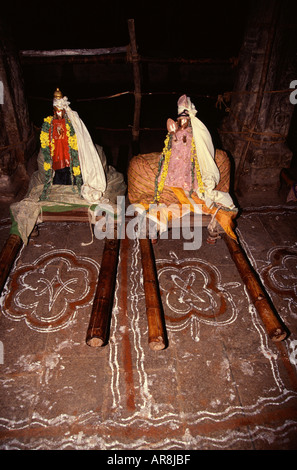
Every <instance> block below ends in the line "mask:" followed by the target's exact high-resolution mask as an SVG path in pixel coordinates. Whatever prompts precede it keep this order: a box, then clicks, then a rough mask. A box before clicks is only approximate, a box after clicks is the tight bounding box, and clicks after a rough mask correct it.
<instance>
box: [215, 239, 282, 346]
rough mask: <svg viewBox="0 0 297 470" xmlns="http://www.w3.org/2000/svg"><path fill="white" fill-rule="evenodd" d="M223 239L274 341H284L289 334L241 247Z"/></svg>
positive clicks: (234, 242) (230, 240) (231, 240)
mask: <svg viewBox="0 0 297 470" xmlns="http://www.w3.org/2000/svg"><path fill="white" fill-rule="evenodd" d="M222 238H223V239H224V240H225V242H226V245H227V247H228V249H229V251H230V254H231V257H232V259H233V261H234V263H235V265H236V267H237V269H238V272H239V274H240V276H241V278H242V280H243V282H244V283H245V285H246V287H247V290H248V292H249V295H250V298H251V301H252V302H253V304H254V306H255V308H256V310H257V312H258V314H259V316H260V318H261V320H262V322H263V324H264V327H265V329H266V331H267V333H268V336H269V337H270V338H271V339H272V341H282V340H284V339H285V338H286V337H287V332H286V329H285V327H284V325H283V324H282V323H281V320H280V319H279V318H278V315H277V313H276V312H274V311H273V309H272V306H271V304H270V302H269V300H268V297H267V295H266V293H265V291H264V290H263V289H262V287H261V285H260V282H259V281H258V279H257V277H256V275H255V273H254V271H253V269H252V268H251V266H250V264H249V262H248V259H247V257H246V255H245V253H244V251H243V250H242V248H241V247H240V245H239V244H238V243H237V242H236V241H234V240H233V239H231V238H230V237H228V235H226V234H223V235H222Z"/></svg>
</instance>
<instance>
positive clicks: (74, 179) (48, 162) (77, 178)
mask: <svg viewBox="0 0 297 470" xmlns="http://www.w3.org/2000/svg"><path fill="white" fill-rule="evenodd" d="M52 121H53V116H48V117H46V118H45V119H44V122H43V124H42V127H41V133H40V143H41V151H42V154H43V158H44V164H43V168H44V171H45V182H44V187H43V192H42V194H41V196H40V201H44V200H46V199H47V198H48V196H49V192H50V188H51V185H52V181H53V168H52V158H53V154H54V149H55V142H54V139H53V137H52V134H53V132H52V130H53V123H52ZM65 121H66V122H65V125H66V134H67V138H68V147H69V155H70V175H71V183H72V189H73V191H75V189H74V185H76V186H77V190H78V194H80V193H81V186H82V176H81V168H80V164H79V158H78V148H77V139H76V134H75V131H74V128H73V126H72V124H71V121H70V120H69V119H68V117H67V114H66V115H65Z"/></svg>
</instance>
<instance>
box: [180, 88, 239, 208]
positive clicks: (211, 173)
mask: <svg viewBox="0 0 297 470" xmlns="http://www.w3.org/2000/svg"><path fill="white" fill-rule="evenodd" d="M177 106H178V114H180V113H182V112H183V111H184V110H186V111H187V112H188V113H189V116H190V119H191V126H192V130H193V137H194V141H195V146H196V152H197V159H198V163H199V167H200V172H201V177H202V182H203V185H204V195H203V194H202V193H200V192H199V191H198V190H197V192H198V196H199V197H200V199H203V200H204V201H205V204H206V205H207V207H211V206H212V205H213V203H218V204H222V205H223V206H225V207H227V208H229V209H234V208H235V206H234V204H233V201H232V198H231V196H230V194H229V193H225V192H223V191H217V190H215V189H214V188H215V187H216V185H217V184H218V182H219V180H220V172H219V169H218V167H217V165H216V163H215V160H214V155H215V151H214V146H213V142H212V138H211V135H210V133H209V131H208V129H207V127H206V126H205V125H204V124H203V122H202V121H200V120H199V119H198V118H197V117H196V114H197V110H196V108H195V106H194V105H193V103H191V100H190V98H188V97H187V96H186V95H183V96H181V97H180V98H179V100H178V103H177Z"/></svg>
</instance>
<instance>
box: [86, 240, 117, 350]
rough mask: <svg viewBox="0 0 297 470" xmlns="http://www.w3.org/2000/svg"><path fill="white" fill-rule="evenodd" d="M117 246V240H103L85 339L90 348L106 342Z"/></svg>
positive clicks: (115, 271) (115, 272)
mask: <svg viewBox="0 0 297 470" xmlns="http://www.w3.org/2000/svg"><path fill="white" fill-rule="evenodd" d="M119 246H120V241H119V239H118V238H115V239H112V240H109V239H105V245H104V250H103V255H102V261H101V267H100V273H99V278H98V284H97V289H96V294H95V298H94V302H93V308H92V313H91V318H90V322H89V327H88V331H87V337H86V343H87V344H88V345H89V346H92V347H99V346H104V345H105V344H106V343H107V341H108V332H109V325H110V318H111V311H112V306H113V294H114V288H115V281H116V275H117V264H118V255H119Z"/></svg>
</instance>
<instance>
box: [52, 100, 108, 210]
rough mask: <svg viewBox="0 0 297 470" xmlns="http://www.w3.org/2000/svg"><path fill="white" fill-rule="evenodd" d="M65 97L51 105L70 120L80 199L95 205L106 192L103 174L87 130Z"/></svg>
mask: <svg viewBox="0 0 297 470" xmlns="http://www.w3.org/2000/svg"><path fill="white" fill-rule="evenodd" d="M69 104H70V103H69V101H68V99H67V96H64V98H62V99H58V100H57V99H54V102H53V105H54V107H57V108H59V109H65V111H66V113H67V116H68V118H69V119H70V121H71V123H72V125H73V128H74V131H75V134H76V138H77V147H78V156H79V162H80V167H81V173H82V178H83V185H82V188H81V195H82V197H83V198H84V199H85V200H86V201H88V202H89V203H91V204H92V203H96V202H99V201H100V198H101V196H102V194H103V193H104V191H105V190H106V176H105V172H104V169H103V166H102V163H101V160H100V157H99V155H98V152H97V150H96V147H95V145H94V143H93V141H92V138H91V136H90V134H89V131H88V129H87V128H86V126H85V124H84V123H83V121H82V120H81V119H80V117H79V115H78V113H77V112H76V111H73V110H72V109H71V108H70V106H69Z"/></svg>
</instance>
